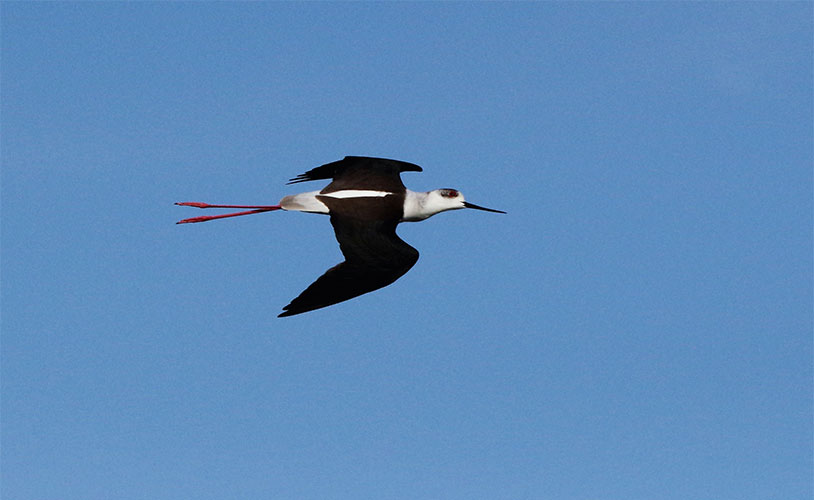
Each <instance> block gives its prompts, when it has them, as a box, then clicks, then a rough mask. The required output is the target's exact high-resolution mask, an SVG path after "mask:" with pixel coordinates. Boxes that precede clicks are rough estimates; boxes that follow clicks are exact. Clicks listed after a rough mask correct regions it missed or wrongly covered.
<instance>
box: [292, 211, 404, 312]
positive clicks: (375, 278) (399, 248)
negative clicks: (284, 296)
mask: <svg viewBox="0 0 814 500" xmlns="http://www.w3.org/2000/svg"><path fill="white" fill-rule="evenodd" d="M331 224H332V225H333V227H334V232H335V233H336V239H337V240H338V241H339V248H340V249H341V250H342V254H343V255H344V256H345V262H342V263H341V264H338V265H336V266H334V267H332V268H331V269H328V271H326V272H325V274H323V275H322V276H320V277H319V279H317V280H316V281H315V282H314V283H312V284H311V286H309V287H308V288H306V289H305V291H303V292H302V293H301V294H300V295H299V296H298V297H297V298H295V299H294V300H292V301H291V303H290V304H288V305H287V306H285V307H284V308H283V313H282V314H280V315H279V317H284V316H293V315H295V314H300V313H304V312H308V311H313V310H314V309H320V308H322V307H326V306H330V305H333V304H336V303H338V302H343V301H345V300H348V299H352V298H354V297H358V296H359V295H362V294H365V293H368V292H372V291H373V290H378V289H379V288H382V287H385V286H387V285H389V284H391V283H393V282H394V281H396V280H397V279H399V278H400V277H401V276H403V275H404V273H406V272H407V271H409V270H410V268H411V267H413V265H415V263H416V261H417V260H418V250H416V249H415V248H413V247H411V246H410V245H408V244H407V243H405V242H404V241H403V240H402V239H401V238H399V237H398V235H396V223H395V222H384V221H381V222H374V223H372V224H371V222H370V221H362V220H358V219H348V218H344V217H338V216H334V215H332V216H331Z"/></svg>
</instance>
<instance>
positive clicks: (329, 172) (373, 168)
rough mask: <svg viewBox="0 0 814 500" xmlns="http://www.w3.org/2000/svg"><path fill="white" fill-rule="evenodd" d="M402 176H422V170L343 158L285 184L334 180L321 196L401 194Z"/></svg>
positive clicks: (394, 162)
mask: <svg viewBox="0 0 814 500" xmlns="http://www.w3.org/2000/svg"><path fill="white" fill-rule="evenodd" d="M401 172H421V167H419V166H418V165H415V164H413V163H407V162H404V161H399V160H389V159H387V158H369V157H366V156H346V157H345V158H343V159H341V160H339V161H335V162H333V163H328V164H325V165H322V166H321V167H316V168H312V169H311V170H309V171H308V172H305V173H304V174H300V175H298V176H296V177H294V178H293V179H290V181H289V182H288V184H296V183H298V182H307V181H315V180H319V179H333V182H331V183H330V184H329V185H328V186H327V187H326V188H325V189H323V190H322V192H323V193H331V192H334V191H341V190H343V189H369V190H375V191H385V192H388V193H397V192H404V184H402V182H401V177H400V176H399V174H401Z"/></svg>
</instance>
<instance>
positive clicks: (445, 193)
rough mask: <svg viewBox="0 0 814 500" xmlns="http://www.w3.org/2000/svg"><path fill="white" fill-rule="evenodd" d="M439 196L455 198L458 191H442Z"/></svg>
mask: <svg viewBox="0 0 814 500" xmlns="http://www.w3.org/2000/svg"><path fill="white" fill-rule="evenodd" d="M441 196H443V197H444V198H457V197H458V191H455V190H454V189H442V190H441Z"/></svg>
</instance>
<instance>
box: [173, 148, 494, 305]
mask: <svg viewBox="0 0 814 500" xmlns="http://www.w3.org/2000/svg"><path fill="white" fill-rule="evenodd" d="M407 171H412V172H421V171H422V170H421V167H419V166H418V165H414V164H412V163H407V162H403V161H398V160H389V159H384V158H369V157H361V156H347V157H345V158H344V159H342V160H339V161H335V162H333V163H328V164H326V165H322V166H320V167H317V168H314V169H311V170H309V171H308V172H305V173H304V174H300V175H298V176H297V177H295V178H293V179H291V180H290V182H289V184H297V183H300V182H307V181H315V180H322V179H332V182H331V183H330V184H328V185H327V186H326V187H325V188H323V189H322V190H320V191H309V192H305V193H300V194H294V195H289V196H286V197H284V198H283V199H282V200H280V204H279V205H270V206H239V205H209V204H205V203H190V202H186V203H178V205H187V206H194V207H199V208H213V207H217V208H249V209H253V210H250V211H247V212H239V213H236V214H227V215H221V216H212V217H196V218H193V219H185V220H182V221H180V222H179V224H180V223H188V222H203V221H206V220H212V219H216V218H223V217H232V216H236V215H245V214H249V213H259V212H267V211H272V210H280V209H282V210H288V211H299V212H309V213H318V214H327V215H330V217H331V224H332V225H333V227H334V232H335V234H336V239H337V241H338V242H339V248H340V250H341V251H342V254H343V255H344V256H345V261H344V262H342V263H340V264H337V265H336V266H334V267H332V268H331V269H329V270H328V271H326V272H325V274H323V275H322V276H321V277H320V278H319V279H317V280H316V281H315V282H314V283H312V284H311V285H310V286H309V287H308V288H306V289H305V290H304V291H303V292H302V293H301V294H300V295H299V296H298V297H297V298H295V299H294V300H292V301H291V303H290V304H288V305H287V306H285V307H284V308H283V312H282V313H281V314H280V315H279V316H280V317H284V316H293V315H295V314H300V313H304V312H308V311H313V310H314V309H320V308H322V307H326V306H330V305H333V304H336V303H338V302H343V301H345V300H348V299H352V298H354V297H357V296H359V295H362V294H365V293H368V292H372V291H374V290H378V289H379V288H382V287H385V286H387V285H389V284H391V283H393V282H394V281H396V280H397V279H399V278H400V277H401V276H403V275H404V274H405V273H406V272H407V271H409V270H410V268H412V267H413V265H414V264H415V263H416V261H417V260H418V251H417V250H416V249H415V248H413V247H411V246H410V245H408V244H407V243H405V242H404V241H403V240H402V239H401V238H399V237H398V235H396V226H397V225H398V224H399V223H400V222H414V221H421V220H424V219H426V218H428V217H431V216H432V215H435V214H437V213H439V212H443V211H446V210H456V209H460V208H475V209H479V210H485V211H489V212H499V213H505V212H501V211H499V210H492V209H489V208H483V207H479V206H477V205H473V204H471V203H468V202H466V201H464V197H463V195H462V194H461V193H460V192H459V191H456V190H454V189H436V190H434V191H429V192H426V193H423V192H415V191H410V190H408V189H406V188H405V187H404V184H403V183H402V182H401V176H400V174H401V172H407Z"/></svg>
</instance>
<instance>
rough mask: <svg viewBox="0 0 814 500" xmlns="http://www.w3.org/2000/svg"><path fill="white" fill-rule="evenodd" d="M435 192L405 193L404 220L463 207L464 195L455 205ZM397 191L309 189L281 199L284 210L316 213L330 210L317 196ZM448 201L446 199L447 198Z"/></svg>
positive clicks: (381, 194) (370, 195) (372, 195)
mask: <svg viewBox="0 0 814 500" xmlns="http://www.w3.org/2000/svg"><path fill="white" fill-rule="evenodd" d="M433 193H434V192H433V191H430V192H428V193H421V192H416V191H410V190H409V189H408V190H407V192H406V193H405V197H404V215H403V216H402V218H401V221H402V222H417V221H421V220H424V219H426V218H427V217H430V216H432V215H434V214H437V213H438V212H443V211H444V210H454V209H457V208H464V207H463V196H460V201H459V202H458V203H456V204H455V205H452V204H450V203H448V202H447V203H443V204H441V205H439V204H438V203H437V202H436V198H437V197H434V196H431V195H432V194H433ZM393 194H396V193H389V192H386V191H370V190H362V189H348V190H343V191H335V192H333V193H320V191H309V192H307V193H300V194H293V195H289V196H286V197H285V198H283V199H282V200H280V206H281V207H282V209H283V210H290V211H296V212H308V213H315V214H328V213H330V211H329V210H328V207H327V206H326V205H325V204H324V203H322V202H321V201H319V199H318V198H317V196H318V195H319V196H324V197H328V198H336V199H347V198H381V197H384V196H387V195H393ZM445 201H446V200H445Z"/></svg>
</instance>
